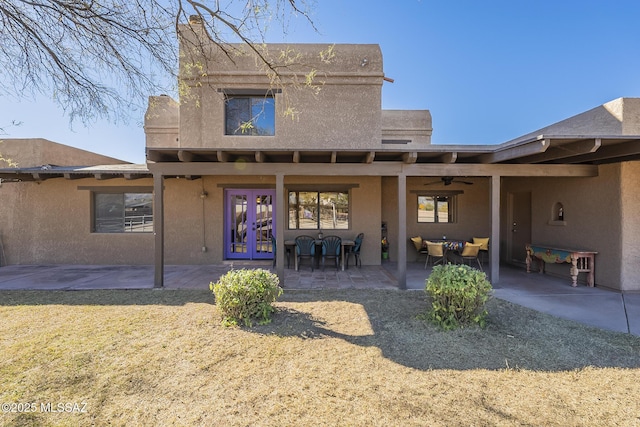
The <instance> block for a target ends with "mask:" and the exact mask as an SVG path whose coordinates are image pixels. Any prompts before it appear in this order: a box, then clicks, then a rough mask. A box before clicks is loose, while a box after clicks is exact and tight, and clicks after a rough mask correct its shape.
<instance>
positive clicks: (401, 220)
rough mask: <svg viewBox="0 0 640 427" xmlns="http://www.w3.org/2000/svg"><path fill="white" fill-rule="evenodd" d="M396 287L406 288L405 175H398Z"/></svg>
mask: <svg viewBox="0 0 640 427" xmlns="http://www.w3.org/2000/svg"><path fill="white" fill-rule="evenodd" d="M398 288H400V289H403V290H404V289H407V176H406V175H405V174H399V175H398Z"/></svg>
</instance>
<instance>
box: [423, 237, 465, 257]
mask: <svg viewBox="0 0 640 427" xmlns="http://www.w3.org/2000/svg"><path fill="white" fill-rule="evenodd" d="M427 240H428V241H430V242H434V243H442V247H443V249H444V258H445V259H446V260H447V261H449V258H447V253H448V252H462V250H463V249H464V245H465V244H466V243H467V242H466V241H465V240H457V239H427Z"/></svg>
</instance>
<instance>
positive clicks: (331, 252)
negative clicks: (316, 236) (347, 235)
mask: <svg viewBox="0 0 640 427" xmlns="http://www.w3.org/2000/svg"><path fill="white" fill-rule="evenodd" d="M341 249H342V239H341V238H340V237H338V236H326V237H325V238H323V239H322V271H324V260H325V258H335V260H336V270H339V269H340V254H341Z"/></svg>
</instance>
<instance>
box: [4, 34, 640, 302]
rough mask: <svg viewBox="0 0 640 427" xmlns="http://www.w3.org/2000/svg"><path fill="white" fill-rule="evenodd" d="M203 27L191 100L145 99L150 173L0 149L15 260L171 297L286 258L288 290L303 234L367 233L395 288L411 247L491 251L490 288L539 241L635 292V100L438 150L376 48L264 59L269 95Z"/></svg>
mask: <svg viewBox="0 0 640 427" xmlns="http://www.w3.org/2000/svg"><path fill="white" fill-rule="evenodd" d="M197 25H198V24H197V22H196V23H192V24H190V25H185V26H183V37H182V39H181V44H180V46H181V50H182V52H183V54H182V55H181V57H182V58H183V63H182V64H181V72H182V79H181V85H180V86H181V99H180V100H174V99H172V98H171V97H169V96H154V97H151V98H150V99H149V108H148V111H147V113H146V115H145V133H146V153H147V164H146V165H130V164H122V162H118V161H116V160H114V159H108V158H104V157H101V156H98V155H94V156H91V155H90V153H81V152H80V151H79V150H75V149H70V148H68V147H67V148H64V147H62V146H59V145H57V144H53V143H50V142H47V141H43V140H33V141H16V140H7V141H5V144H3V146H2V147H1V148H2V152H3V153H6V154H7V156H9V157H12V158H14V159H15V160H17V161H18V162H19V166H18V167H17V168H4V169H1V170H0V178H2V179H3V181H4V183H3V184H2V186H1V187H0V199H1V200H2V203H1V204H0V233H1V238H2V241H3V242H4V248H5V255H4V256H5V262H6V263H8V264H39V263H62V264H64V263H75V264H78V263H80V264H81V263H87V264H155V266H156V276H155V282H156V285H157V286H162V283H163V275H164V265H165V264H216V263H223V262H225V261H228V260H240V259H242V260H259V259H273V257H274V255H277V256H276V260H277V264H276V271H277V272H278V274H279V275H280V276H281V277H283V272H284V268H285V266H286V259H287V258H286V256H285V250H286V246H285V242H287V241H290V240H292V239H294V238H295V237H296V236H298V235H301V234H308V235H312V236H315V235H318V233H320V232H322V233H324V234H325V235H327V234H335V235H338V236H341V237H343V238H345V239H353V238H354V237H355V236H356V235H357V234H359V233H364V235H365V239H364V243H363V247H362V249H361V258H362V263H363V264H364V265H376V264H380V263H381V244H380V239H381V237H382V235H383V233H384V234H385V235H386V236H387V239H388V241H389V243H390V252H391V255H390V256H391V258H392V259H393V260H394V261H397V264H398V274H397V277H398V285H399V287H400V288H403V287H404V286H405V281H406V265H407V263H408V262H415V261H416V260H417V258H418V256H419V254H418V253H417V251H416V250H415V249H414V247H413V244H412V243H411V241H410V238H411V237H413V236H422V237H423V238H442V236H451V237H455V238H458V239H465V240H469V239H471V238H473V237H489V238H490V242H491V243H490V249H489V262H488V263H487V264H485V271H487V273H488V274H489V275H490V277H491V279H492V280H493V281H494V282H497V281H499V274H500V263H501V262H508V263H523V262H524V260H525V256H526V252H525V249H524V247H525V245H526V244H527V243H530V242H534V243H540V244H544V245H548V246H554V247H560V248H565V247H571V248H582V249H585V250H591V251H597V252H598V254H597V256H596V262H597V267H596V269H595V283H596V285H598V286H603V287H609V288H613V289H618V290H624V291H629V290H640V280H638V279H637V278H638V277H640V263H639V262H638V257H639V256H640V251H639V250H638V249H637V247H636V244H635V242H636V241H638V240H640V239H639V238H640V218H639V217H638V216H637V215H636V211H637V209H638V208H640V192H638V191H637V189H636V188H635V183H636V182H637V181H638V178H640V162H638V161H637V160H636V159H639V158H640V150H639V149H638V147H640V99H636V98H620V99H617V100H614V101H611V102H609V103H607V104H604V105H602V106H600V107H596V108H594V109H593V110H590V111H587V112H585V113H583V114H580V115H578V116H575V117H572V118H570V119H567V120H565V121H563V122H560V123H557V124H554V125H551V126H549V127H547V128H544V129H541V130H539V131H536V132H533V133H531V134H530V135H525V136H523V137H520V138H517V139H514V140H512V141H510V142H507V143H503V144H496V145H482V146H479V145H437V144H431V135H432V123H431V115H430V113H429V111H427V110H421V111H413V110H412V111H401V110H393V111H389V110H383V109H382V108H381V105H382V102H381V93H382V90H383V85H385V81H387V80H389V79H387V78H386V77H385V74H384V67H383V58H382V52H381V51H380V48H379V46H377V45H335V46H333V47H332V55H331V59H330V60H328V61H327V60H326V59H327V58H326V57H322V56H321V55H320V52H324V51H326V49H327V46H321V45H305V44H302V45H292V46H285V45H269V46H267V47H266V49H267V50H265V51H263V54H264V55H269V56H270V57H273V58H278V57H281V53H282V52H288V54H286V55H284V57H286V58H287V63H286V64H283V67H282V68H279V69H278V71H279V76H280V82H279V83H277V84H274V81H273V79H272V78H271V77H272V76H269V75H268V74H267V73H265V69H264V66H263V64H262V63H261V62H260V60H259V59H258V58H257V57H256V53H255V52H253V51H252V50H250V49H248V48H247V47H246V46H242V45H236V46H230V47H231V48H232V52H231V53H229V54H227V53H226V52H224V51H223V50H222V49H221V48H219V47H218V46H215V45H213V44H209V45H205V46H204V49H200V48H202V47H203V46H202V44H201V41H200V40H199V39H198V31H199V30H198V27H197ZM192 30H193V31H192ZM193 46H198V47H199V49H195V50H194V49H193ZM203 52H204V55H202V54H203ZM291 52H295V60H291V58H292V55H293V53H291ZM285 65H286V66H285ZM309 70H314V72H315V79H314V83H315V84H316V85H318V87H319V90H312V89H310V88H308V87H305V86H304V76H305V74H306V73H308V71H309ZM291 111H295V114H294V115H293V116H292V115H291V114H285V113H286V112H291ZM292 117H293V118H292ZM461 125H464V122H463V120H462V118H461ZM436 128H437V126H436ZM25 150H26V151H29V152H31V150H37V151H38V152H42V153H43V154H42V155H35V154H30V155H29V156H27V155H26V154H25ZM43 150H45V151H46V150H49V154H50V156H49V155H47V153H45V152H44V151H43ZM54 152H55V153H62V154H61V155H58V154H56V155H54V154H52V153H54ZM81 154H82V155H81ZM383 224H384V229H383ZM272 237H274V238H275V243H276V244H275V247H276V252H277V254H274V253H273V244H272ZM549 271H550V272H556V273H557V274H561V275H567V274H568V273H567V271H568V270H567V267H566V265H565V266H561V265H558V266H549ZM580 280H582V278H581V279H580Z"/></svg>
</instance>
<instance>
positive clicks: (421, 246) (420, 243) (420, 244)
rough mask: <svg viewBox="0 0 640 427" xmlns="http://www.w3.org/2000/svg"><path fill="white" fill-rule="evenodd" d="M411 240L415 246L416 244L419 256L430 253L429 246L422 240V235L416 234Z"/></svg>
mask: <svg viewBox="0 0 640 427" xmlns="http://www.w3.org/2000/svg"><path fill="white" fill-rule="evenodd" d="M409 240H411V243H413V246H415V248H416V252H418V256H420V255H429V251H428V250H427V247H426V246H425V244H424V242H423V241H422V237H420V236H416V237H412V238H411V239H409ZM425 262H426V260H425Z"/></svg>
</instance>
